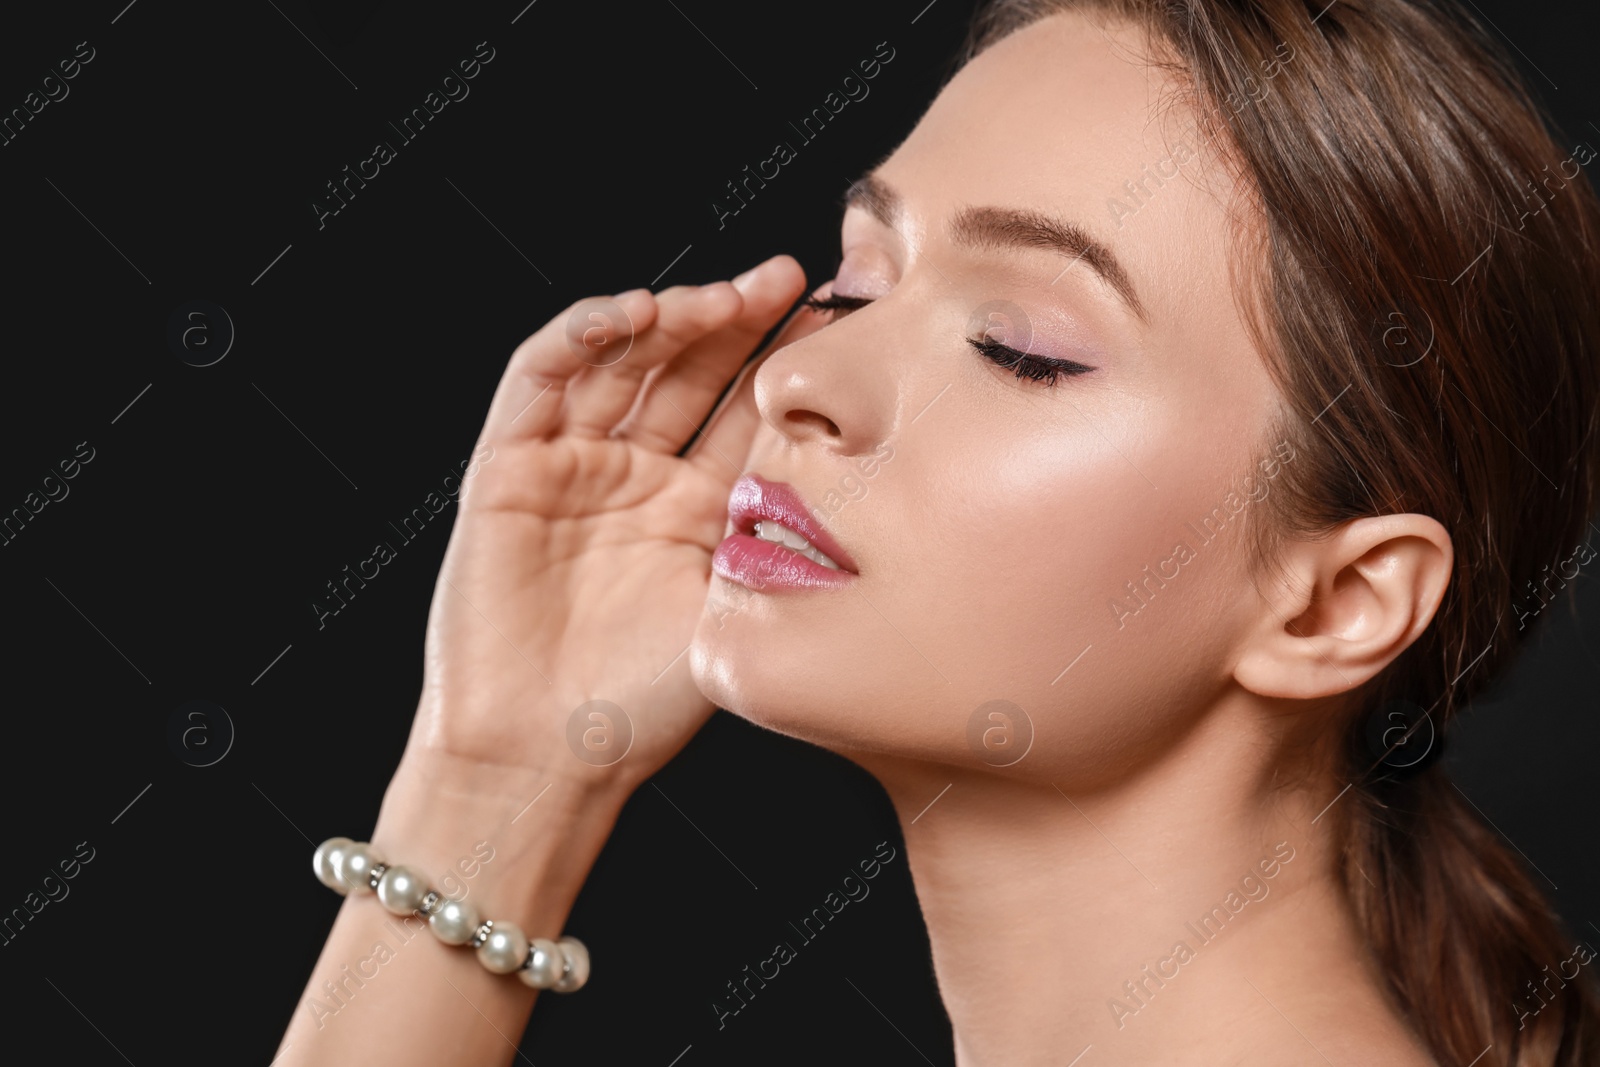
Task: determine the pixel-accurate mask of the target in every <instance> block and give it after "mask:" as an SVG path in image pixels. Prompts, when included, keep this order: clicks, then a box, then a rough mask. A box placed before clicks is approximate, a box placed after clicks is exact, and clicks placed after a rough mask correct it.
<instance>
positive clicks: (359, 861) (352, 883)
mask: <svg viewBox="0 0 1600 1067" xmlns="http://www.w3.org/2000/svg"><path fill="white" fill-rule="evenodd" d="M382 862H383V853H381V852H379V851H378V850H377V849H375V848H373V847H372V846H371V845H369V844H366V843H365V842H362V841H357V842H355V843H353V844H351V845H349V846H347V847H346V848H345V850H344V853H343V855H342V856H341V858H340V860H339V863H338V867H337V869H338V871H339V878H340V880H341V881H343V882H344V884H345V885H346V886H347V887H348V888H349V890H350V891H351V892H352V893H357V894H360V893H370V892H372V882H371V878H372V868H373V865H374V864H378V863H382Z"/></svg>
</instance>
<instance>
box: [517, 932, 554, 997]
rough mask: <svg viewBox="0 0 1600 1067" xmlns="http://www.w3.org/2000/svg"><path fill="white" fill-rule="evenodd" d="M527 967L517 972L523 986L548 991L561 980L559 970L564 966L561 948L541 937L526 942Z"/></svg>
mask: <svg viewBox="0 0 1600 1067" xmlns="http://www.w3.org/2000/svg"><path fill="white" fill-rule="evenodd" d="M527 959H528V965H527V966H526V967H524V968H522V970H520V971H518V972H517V977H518V978H519V979H521V980H522V984H523V985H530V986H532V987H533V988H535V989H549V988H550V987H551V986H553V985H555V984H556V983H557V982H558V981H560V980H561V970H562V968H563V967H565V966H566V961H565V958H564V957H563V956H562V955H561V946H560V945H558V944H556V943H555V942H554V941H550V940H547V939H545V938H542V937H536V938H533V939H532V940H531V941H529V942H528V957H527Z"/></svg>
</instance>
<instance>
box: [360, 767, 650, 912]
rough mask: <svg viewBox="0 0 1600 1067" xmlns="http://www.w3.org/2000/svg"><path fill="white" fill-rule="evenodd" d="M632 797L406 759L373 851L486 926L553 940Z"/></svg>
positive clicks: (511, 772)
mask: <svg viewBox="0 0 1600 1067" xmlns="http://www.w3.org/2000/svg"><path fill="white" fill-rule="evenodd" d="M626 799H627V798H626V795H624V794H622V793H621V791H620V790H608V789H597V788H593V787H590V786H587V785H585V784H583V783H575V782H573V781H570V780H564V779H562V778H559V777H555V776H552V775H548V774H546V775H540V774H538V773H537V772H534V771H530V770H526V769H523V768H514V767H507V766H504V765H484V764H479V763H476V762H473V761H463V760H460V759H457V758H454V757H450V756H447V755H444V754H441V753H438V752H419V753H413V752H411V751H408V752H407V753H406V756H405V757H404V758H403V759H402V761H401V764H400V767H399V769H398V770H397V771H396V773H395V776H394V778H393V779H392V780H391V782H390V784H389V788H388V790H387V791H386V792H385V794H384V799H383V805H382V808H381V810H380V812H379V815H378V820H377V824H376V826H375V828H374V830H373V834H372V844H373V845H374V846H375V847H376V848H377V849H379V851H380V852H381V853H382V855H383V857H384V859H385V860H386V861H387V862H388V863H390V864H402V865H404V866H407V867H410V868H411V869H412V870H414V871H416V872H417V874H418V875H420V876H421V877H422V878H423V879H424V880H425V881H426V882H427V883H428V884H429V885H431V886H432V887H433V888H434V889H436V890H438V891H439V892H440V893H442V894H444V895H445V896H447V897H449V898H451V899H453V900H470V901H471V902H472V903H473V905H474V906H475V907H476V908H477V909H478V911H479V912H480V913H481V914H482V915H483V916H484V917H485V918H495V919H501V920H509V921H511V922H514V923H516V924H517V925H518V926H520V927H521V928H522V929H523V931H524V932H526V933H527V935H528V936H529V937H546V938H550V939H552V940H553V939H555V938H557V937H559V936H560V935H561V934H562V933H563V932H564V930H563V926H564V924H565V922H566V918H567V915H568V913H569V912H570V911H571V908H572V904H573V902H574V901H575V900H576V899H577V895H578V892H579V891H580V890H581V889H582V887H583V883H584V880H585V879H586V878H587V876H588V873H589V870H590V868H592V867H593V865H594V862H595V859H596V858H597V857H598V856H599V854H600V850H601V849H602V848H604V846H605V842H606V840H607V838H608V837H609V836H610V833H611V828H612V827H613V826H614V825H615V823H616V819H617V815H618V813H619V812H620V811H621V808H622V804H623V803H624V802H625V801H626Z"/></svg>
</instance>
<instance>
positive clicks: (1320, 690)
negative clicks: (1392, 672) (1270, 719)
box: [1234, 513, 1454, 700]
mask: <svg viewBox="0 0 1600 1067" xmlns="http://www.w3.org/2000/svg"><path fill="white" fill-rule="evenodd" d="M1453 563H1454V552H1453V549H1452V546H1451V542H1450V535H1449V533H1448V532H1446V530H1445V528H1444V527H1443V526H1441V525H1440V524H1439V523H1438V522H1437V521H1436V520H1434V519H1431V518H1429V517H1428V516H1426V515H1417V514H1410V513H1407V514H1402V515H1380V516H1374V517H1371V518H1363V519H1352V520H1350V521H1349V522H1346V523H1344V524H1343V525H1341V526H1340V527H1338V528H1337V529H1336V530H1335V531H1334V532H1333V534H1332V535H1330V536H1329V537H1327V538H1326V539H1323V540H1319V541H1297V542H1292V543H1290V544H1289V545H1287V546H1286V547H1285V549H1284V553H1283V557H1282V559H1281V561H1280V567H1279V570H1278V579H1277V580H1276V581H1275V582H1274V583H1273V584H1272V585H1270V586H1267V587H1263V588H1261V589H1260V600H1259V604H1260V618H1259V623H1258V625H1257V626H1256V628H1255V630H1254V631H1253V632H1252V633H1251V634H1250V635H1249V638H1248V642H1247V644H1246V647H1245V648H1244V650H1243V651H1242V653H1241V655H1240V657H1239V660H1238V663H1237V664H1236V665H1235V667H1234V679H1235V680H1236V681H1237V682H1238V683H1239V684H1240V685H1241V686H1243V687H1244V688H1245V689H1247V690H1249V691H1251V692H1253V693H1256V694H1257V695H1260V696H1265V697H1274V698H1280V699H1298V700H1310V699H1316V698H1318V697H1327V696H1334V695H1336V694H1339V693H1344V692H1348V691H1350V690H1352V689H1355V688H1356V687H1357V686H1360V685H1362V684H1363V683H1365V682H1367V681H1368V680H1370V679H1371V678H1373V677H1374V676H1375V675H1377V674H1378V672H1380V671H1382V670H1383V669H1384V668H1385V667H1387V666H1388V665H1389V664H1390V663H1392V662H1393V661H1394V659H1395V658H1396V657H1397V656H1399V655H1400V653H1402V652H1404V651H1405V650H1406V649H1407V648H1408V647H1410V645H1411V643H1412V642H1413V641H1415V640H1416V639H1417V637H1418V636H1420V635H1421V633H1422V631H1423V630H1425V629H1426V628H1427V626H1428V624H1429V623H1430V622H1431V621H1433V616H1434V613H1435V612H1436V611H1438V609H1439V604H1440V602H1441V601H1442V600H1443V599H1444V592H1445V588H1446V587H1447V586H1448V585H1449V581H1450V573H1451V568H1452V565H1453Z"/></svg>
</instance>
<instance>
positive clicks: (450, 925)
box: [428, 900, 483, 945]
mask: <svg viewBox="0 0 1600 1067" xmlns="http://www.w3.org/2000/svg"><path fill="white" fill-rule="evenodd" d="M481 925H483V920H482V919H480V918H479V917H478V909H477V908H474V907H473V906H472V905H471V904H468V903H467V902H466V901H464V900H447V901H445V902H444V903H443V904H441V905H439V910H438V911H436V912H434V913H433V914H432V915H430V916H428V927H429V929H431V930H432V931H433V936H434V937H437V938H438V939H439V940H440V941H443V942H444V943H445V944H447V945H465V944H466V943H467V942H468V941H471V940H472V935H473V934H475V933H477V932H478V927H479V926H481Z"/></svg>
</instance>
